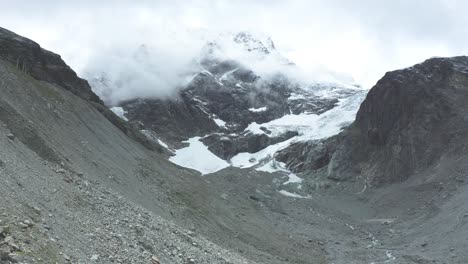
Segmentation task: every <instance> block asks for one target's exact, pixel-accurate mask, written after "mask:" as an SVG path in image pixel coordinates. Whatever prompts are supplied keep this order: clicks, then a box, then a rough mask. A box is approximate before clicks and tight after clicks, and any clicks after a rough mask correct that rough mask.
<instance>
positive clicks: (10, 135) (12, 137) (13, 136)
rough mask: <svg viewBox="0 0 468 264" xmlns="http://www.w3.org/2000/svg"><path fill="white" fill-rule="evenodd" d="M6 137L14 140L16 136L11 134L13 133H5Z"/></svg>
mask: <svg viewBox="0 0 468 264" xmlns="http://www.w3.org/2000/svg"><path fill="white" fill-rule="evenodd" d="M7 138H8V139H9V140H15V138H16V137H15V135H13V134H8V135H7Z"/></svg>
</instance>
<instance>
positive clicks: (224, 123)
mask: <svg viewBox="0 0 468 264" xmlns="http://www.w3.org/2000/svg"><path fill="white" fill-rule="evenodd" d="M213 121H214V122H215V123H216V125H218V126H219V127H226V122H224V121H223V120H221V119H219V118H213Z"/></svg>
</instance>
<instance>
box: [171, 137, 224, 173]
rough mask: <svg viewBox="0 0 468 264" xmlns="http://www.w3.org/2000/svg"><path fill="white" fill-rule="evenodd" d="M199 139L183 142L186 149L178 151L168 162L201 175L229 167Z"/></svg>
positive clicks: (194, 138)
mask: <svg viewBox="0 0 468 264" xmlns="http://www.w3.org/2000/svg"><path fill="white" fill-rule="evenodd" d="M200 138H201V137H193V138H190V139H189V140H187V141H185V142H187V143H189V146H188V147H186V148H182V149H178V150H176V151H175V155H174V156H172V157H170V158H169V161H171V162H172V163H175V164H177V165H179V166H182V167H185V168H190V169H194V170H197V171H199V172H200V173H201V174H202V175H204V174H209V173H213V172H216V171H219V170H222V169H224V168H226V167H229V163H227V162H226V161H225V160H223V159H221V158H219V157H218V156H216V155H215V154H213V153H212V152H211V151H209V150H208V147H207V146H205V144H203V142H201V141H200Z"/></svg>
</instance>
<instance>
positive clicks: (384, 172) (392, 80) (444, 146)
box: [328, 57, 468, 186]
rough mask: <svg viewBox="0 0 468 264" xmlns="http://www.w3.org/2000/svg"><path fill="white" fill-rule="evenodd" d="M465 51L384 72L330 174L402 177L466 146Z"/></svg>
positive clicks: (375, 179) (379, 181) (380, 180)
mask: <svg viewBox="0 0 468 264" xmlns="http://www.w3.org/2000/svg"><path fill="white" fill-rule="evenodd" d="M467 102H468V57H454V58H434V59H429V60H427V61H425V62H423V63H421V64H418V65H415V66H414V67H410V68H407V69H403V70H398V71H393V72H389V73H387V74H386V75H385V76H384V77H383V78H382V79H381V80H380V81H379V82H378V83H377V84H376V85H375V86H374V87H373V88H372V89H371V90H370V92H369V94H368V95H367V97H366V99H365V101H364V102H363V103H362V105H361V107H360V109H359V112H358V114H357V117H356V121H355V122H354V124H353V125H351V126H350V127H349V128H348V129H347V130H346V131H345V132H344V137H343V140H342V141H341V143H340V144H339V146H338V148H337V150H336V152H335V153H334V154H333V157H332V159H331V160H330V163H329V166H328V177H329V178H331V179H335V180H346V179H350V178H351V177H354V176H356V175H361V176H363V177H364V178H365V179H366V180H367V182H368V183H369V184H371V185H376V186H378V185H383V184H386V183H395V182H400V181H404V180H405V179H407V178H408V177H409V176H411V175H412V174H414V173H417V172H419V171H421V170H424V169H427V168H428V167H430V166H431V165H436V164H437V162H438V161H439V160H440V159H441V157H443V156H452V155H455V156H458V155H460V154H466V153H467V152H468V148H467V147H468V141H467V139H468V104H467Z"/></svg>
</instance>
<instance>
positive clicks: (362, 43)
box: [0, 0, 468, 97]
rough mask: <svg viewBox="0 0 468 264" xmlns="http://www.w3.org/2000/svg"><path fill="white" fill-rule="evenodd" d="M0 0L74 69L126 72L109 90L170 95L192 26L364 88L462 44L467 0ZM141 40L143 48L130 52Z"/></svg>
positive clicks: (24, 29)
mask: <svg viewBox="0 0 468 264" xmlns="http://www.w3.org/2000/svg"><path fill="white" fill-rule="evenodd" d="M1 2H4V3H3V4H2V10H1V11H0V25H1V26H4V27H6V28H9V29H11V30H13V31H16V32H17V33H20V34H22V35H25V36H27V37H30V38H32V39H34V40H36V41H38V42H39V43H40V44H41V45H43V46H44V47H46V48H48V49H50V50H53V51H55V52H58V53H59V54H61V55H62V56H63V57H64V59H65V60H66V61H67V62H68V63H69V64H70V65H71V66H72V67H73V68H74V69H76V70H77V71H78V72H79V74H81V75H83V74H86V73H87V72H94V73H96V72H100V71H106V72H107V73H108V74H110V75H111V76H110V77H113V78H114V77H117V76H118V77H121V78H122V79H126V80H128V83H130V84H131V85H130V86H128V85H127V86H126V87H124V85H122V86H121V87H120V88H117V89H116V90H115V91H114V94H116V95H117V97H126V96H130V95H135V94H136V95H142V96H150V95H153V96H163V97H164V96H170V94H171V93H172V92H173V91H174V90H173V88H174V87H176V86H178V85H180V84H181V82H182V81H183V78H181V77H180V75H181V73H182V72H184V71H186V70H187V68H188V65H190V63H191V62H192V59H193V57H194V56H195V55H196V54H197V52H198V50H199V49H200V47H201V46H202V45H203V41H202V40H203V38H200V32H202V31H204V32H236V31H252V32H256V33H262V34H267V35H270V36H271V37H272V38H273V40H274V41H275V44H276V47H277V48H278V49H279V50H280V51H281V52H282V53H283V54H285V55H286V56H287V57H289V58H290V59H291V60H293V61H294V62H295V63H297V64H298V65H299V66H300V67H302V68H304V69H305V70H306V72H311V73H312V72H316V70H317V69H321V68H324V69H330V70H333V71H337V72H340V73H345V74H348V75H351V76H353V77H354V78H355V79H356V80H357V81H358V82H360V83H362V84H363V85H365V86H367V87H369V88H370V86H371V85H372V84H374V83H375V82H376V81H377V80H378V79H379V78H380V77H381V76H383V74H384V73H385V72H386V71H390V70H394V69H397V68H401V67H406V66H410V65H412V64H415V63H418V62H420V61H422V60H424V59H427V58H429V57H432V56H453V55H460V54H466V53H467V51H468V46H467V45H466V43H468V34H467V33H468V32H467V31H468V28H467V27H466V25H468V17H467V16H466V15H465V14H464V13H465V10H468V2H466V1H460V0H426V1H422V0H395V1H385V0H362V1H358V2H356V1H346V0H341V1H340V0H329V1H319V0H289V1H280V0H269V1H266V0H255V1H252V0H231V1H229V0H191V1H184V0H166V1H149V0H148V1H145V0H140V1H130V0H129V1H123V0H113V1H111V0H101V1H91V0H82V1H73V2H72V1H58V0H43V1H40V2H38V1H25V0H17V1H14V2H13V1H8V2H6V1H5V0H0V3H1ZM142 44H144V45H146V47H148V48H149V49H150V50H151V54H152V56H151V57H150V58H144V59H141V58H140V60H135V58H134V56H135V52H137V50H138V49H139V47H140V46H141V45H142ZM154 72H157V74H154ZM132 76H138V78H133V77H132ZM129 87H130V88H129Z"/></svg>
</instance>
